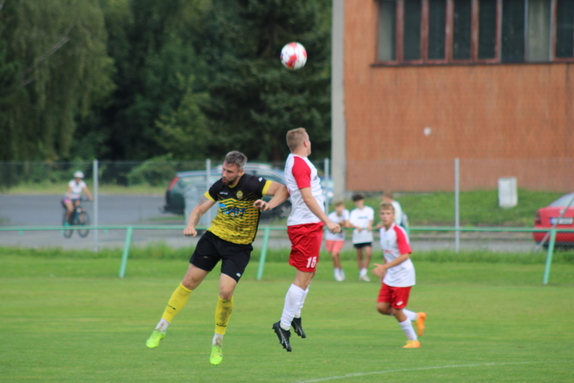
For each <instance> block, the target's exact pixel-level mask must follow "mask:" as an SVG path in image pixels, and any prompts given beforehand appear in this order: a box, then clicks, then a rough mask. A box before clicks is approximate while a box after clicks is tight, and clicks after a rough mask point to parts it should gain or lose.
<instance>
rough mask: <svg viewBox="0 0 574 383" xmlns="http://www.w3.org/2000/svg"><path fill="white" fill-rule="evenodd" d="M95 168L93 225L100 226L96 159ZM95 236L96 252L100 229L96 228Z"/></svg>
mask: <svg viewBox="0 0 574 383" xmlns="http://www.w3.org/2000/svg"><path fill="white" fill-rule="evenodd" d="M92 168H93V172H94V174H93V177H94V211H93V214H92V215H93V217H94V222H93V225H94V226H98V200H99V193H98V178H99V177H98V173H99V172H98V160H97V159H96V160H94V164H93V166H92ZM92 237H93V238H94V252H96V253H97V252H98V230H97V229H96V230H94V235H93V236H92Z"/></svg>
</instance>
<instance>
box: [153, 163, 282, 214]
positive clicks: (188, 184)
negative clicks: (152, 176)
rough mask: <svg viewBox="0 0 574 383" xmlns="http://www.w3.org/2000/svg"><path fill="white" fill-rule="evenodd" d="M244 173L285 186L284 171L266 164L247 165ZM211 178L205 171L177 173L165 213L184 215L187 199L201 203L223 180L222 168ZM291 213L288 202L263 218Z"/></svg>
mask: <svg viewBox="0 0 574 383" xmlns="http://www.w3.org/2000/svg"><path fill="white" fill-rule="evenodd" d="M244 171H245V173H246V174H253V175H256V176H262V177H264V178H265V179H266V180H268V181H274V182H279V183H282V184H285V177H284V176H283V171H282V170H278V169H273V168H272V167H271V166H269V165H266V164H253V163H251V164H247V165H245V168H244ZM209 178H210V180H209V182H208V180H207V172H206V171H205V170H200V171H188V172H179V173H177V174H176V176H175V177H174V178H173V180H172V181H171V182H170V184H169V186H168V188H167V190H166V192H165V206H164V208H163V211H164V212H165V213H173V214H184V213H185V210H186V206H185V200H186V197H187V199H188V200H192V201H199V198H201V196H202V195H203V193H205V192H206V191H207V188H208V187H209V186H210V185H211V184H212V183H213V182H215V181H216V180H218V179H219V178H221V166H219V167H217V168H214V169H213V171H212V172H210V174H209ZM186 194H187V196H186ZM265 199H266V200H269V199H271V197H265ZM290 212H291V202H290V201H289V200H287V201H285V202H284V203H283V204H281V205H280V206H277V207H276V208H275V209H273V210H270V211H265V212H263V214H262V217H261V218H262V219H274V218H285V217H287V216H288V215H289V213H290Z"/></svg>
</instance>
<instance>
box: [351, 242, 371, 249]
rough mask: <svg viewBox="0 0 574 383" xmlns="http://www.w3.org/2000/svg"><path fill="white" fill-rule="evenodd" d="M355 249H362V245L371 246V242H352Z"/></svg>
mask: <svg viewBox="0 0 574 383" xmlns="http://www.w3.org/2000/svg"><path fill="white" fill-rule="evenodd" d="M353 246H354V247H355V249H362V248H364V247H372V245H371V242H363V243H353Z"/></svg>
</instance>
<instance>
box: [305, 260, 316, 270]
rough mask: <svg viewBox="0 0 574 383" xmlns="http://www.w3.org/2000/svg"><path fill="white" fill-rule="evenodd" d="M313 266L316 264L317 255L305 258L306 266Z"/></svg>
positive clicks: (311, 267) (309, 267)
mask: <svg viewBox="0 0 574 383" xmlns="http://www.w3.org/2000/svg"><path fill="white" fill-rule="evenodd" d="M315 266H317V257H309V258H307V268H308V269H313V268H314V267H315Z"/></svg>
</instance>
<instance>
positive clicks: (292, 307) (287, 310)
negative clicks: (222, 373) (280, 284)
mask: <svg viewBox="0 0 574 383" xmlns="http://www.w3.org/2000/svg"><path fill="white" fill-rule="evenodd" d="M304 298H305V290H303V289H302V288H300V287H297V286H295V285H293V284H292V285H291V286H290V287H289V290H287V294H286V295H285V305H284V306H283V314H281V328H282V329H283V330H285V331H289V329H290V328H291V322H293V318H295V315H296V314H297V313H299V314H300V312H301V307H303V305H302V302H303V300H304Z"/></svg>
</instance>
